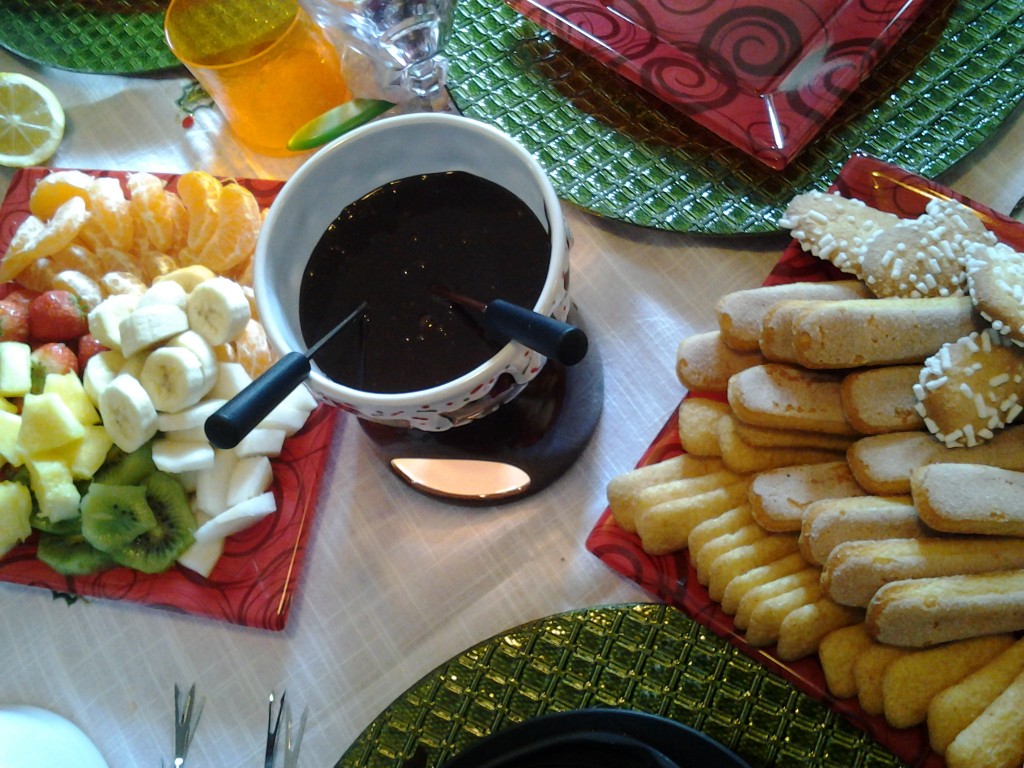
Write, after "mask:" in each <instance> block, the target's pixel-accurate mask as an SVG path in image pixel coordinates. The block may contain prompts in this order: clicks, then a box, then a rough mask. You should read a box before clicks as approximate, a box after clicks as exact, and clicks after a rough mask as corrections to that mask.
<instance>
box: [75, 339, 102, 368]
mask: <svg viewBox="0 0 1024 768" xmlns="http://www.w3.org/2000/svg"><path fill="white" fill-rule="evenodd" d="M107 349H109V347H105V346H104V345H103V344H100V342H99V340H98V339H97V338H96V337H95V336H93V335H92V334H91V333H87V334H85V335H84V336H81V337H79V339H78V370H80V371H84V370H85V364H86V363H88V362H89V358H90V357H92V356H93V355H95V354H97V353H99V352H105V351H107Z"/></svg>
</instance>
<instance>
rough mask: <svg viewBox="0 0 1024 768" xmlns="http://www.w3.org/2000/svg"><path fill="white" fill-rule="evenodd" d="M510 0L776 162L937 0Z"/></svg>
mask: <svg viewBox="0 0 1024 768" xmlns="http://www.w3.org/2000/svg"><path fill="white" fill-rule="evenodd" d="M507 2H508V3H509V5H511V6H512V7H513V8H514V9H515V10H517V11H518V12H519V13H521V14H523V15H524V16H526V17H527V18H529V19H531V20H532V21H534V22H536V23H538V24H540V25H541V26H543V27H545V28H547V29H548V30H550V31H551V32H553V33H554V34H555V35H557V36H559V37H560V38H562V39H564V40H565V41H566V42H568V43H569V44H571V45H573V46H575V47H576V48H579V49H580V50H582V51H584V52H585V53H587V54H589V55H590V56H593V57H594V58H595V59H597V60H598V61H600V62H601V63H603V64H605V65H606V66H608V67H610V68H611V69H613V70H614V71H616V72H618V73H619V74H620V75H622V76H623V77H625V78H626V79H627V80H630V81H632V82H633V83H634V84H636V85H638V86H640V87H641V88H644V89H645V90H647V91H650V92H651V93H653V94H654V95H655V96H657V97H659V98H660V99H662V100H663V101H664V102H665V103H667V104H670V105H672V106H673V107H676V108H677V109H679V110H680V111H682V112H683V113H684V114H686V115H688V116H689V117H691V118H692V119H693V120H695V121H697V122H698V123H700V124H701V125H703V126H704V127H706V128H708V129H710V130H712V131H714V132H715V133H716V134H718V135H719V136H721V137H722V138H723V139H725V140H726V141H729V142H730V143H732V144H735V145H736V146H737V147H739V148H740V149H741V150H743V151H744V152H747V153H748V154H750V155H752V156H753V157H755V158H757V159H758V160H760V161H761V162H763V163H765V164H766V165H768V166H769V167H771V168H775V169H781V168H784V167H785V166H786V165H787V164H788V163H789V162H790V161H791V160H792V159H793V158H794V157H795V156H796V155H797V154H798V153H799V152H800V151H801V150H802V149H803V148H804V147H805V146H806V145H807V144H808V142H810V141H811V140H812V139H813V138H814V137H815V136H816V135H817V134H818V132H819V131H821V129H822V128H823V127H824V126H825V125H826V123H827V122H828V120H829V118H830V117H831V116H832V115H833V114H834V113H835V111H836V110H837V109H839V107H840V106H841V105H842V103H843V102H844V101H845V100H846V99H847V97H849V95H850V94H851V93H853V92H854V91H855V90H856V89H857V87H858V86H859V85H860V83H861V82H863V80H864V79H865V78H867V77H868V75H869V74H870V73H871V71H872V70H873V69H874V67H875V66H876V65H877V64H878V62H879V61H880V60H881V59H882V58H883V57H884V56H885V54H886V53H888V51H889V50H890V49H891V48H892V47H893V45H895V44H896V42H897V41H898V40H899V39H900V37H901V36H902V35H903V33H904V32H905V31H906V30H907V29H908V27H910V25H911V24H912V23H913V21H914V20H915V19H916V18H917V16H918V14H919V13H920V12H921V11H922V9H924V8H925V7H929V3H927V2H926V1H925V0H878V1H877V2H866V1H865V0H782V2H769V1H768V0H699V1H698V2H662V1H661V0H507ZM930 7H931V8H932V10H933V12H934V11H935V10H936V8H935V5H934V4H931V6H930Z"/></svg>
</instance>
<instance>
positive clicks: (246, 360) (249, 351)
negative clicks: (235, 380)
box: [231, 320, 277, 379]
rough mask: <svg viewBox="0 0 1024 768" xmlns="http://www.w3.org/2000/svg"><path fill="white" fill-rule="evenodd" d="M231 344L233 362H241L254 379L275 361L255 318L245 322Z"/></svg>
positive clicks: (275, 357)
mask: <svg viewBox="0 0 1024 768" xmlns="http://www.w3.org/2000/svg"><path fill="white" fill-rule="evenodd" d="M231 346H233V347H234V350H235V354H234V358H235V362H238V363H241V365H242V367H243V368H245V370H246V372H247V373H248V374H249V375H250V376H252V377H253V378H254V379H255V378H256V377H257V376H259V375H260V374H261V373H263V372H264V371H266V370H267V369H268V368H270V366H272V365H273V364H274V363H275V362H276V361H277V355H276V354H274V350H273V349H272V348H271V346H270V342H269V341H268V340H267V334H266V332H265V331H264V330H263V326H262V325H260V324H259V322H258V321H256V320H250V321H249V322H248V323H246V326H245V330H243V331H242V332H241V333H240V334H238V336H236V337H235V339H234V341H232V342H231Z"/></svg>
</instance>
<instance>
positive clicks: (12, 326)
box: [0, 298, 29, 341]
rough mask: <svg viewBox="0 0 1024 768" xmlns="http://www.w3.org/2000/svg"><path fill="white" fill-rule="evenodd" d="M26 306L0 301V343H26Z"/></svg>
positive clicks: (10, 301) (7, 300)
mask: <svg viewBox="0 0 1024 768" xmlns="http://www.w3.org/2000/svg"><path fill="white" fill-rule="evenodd" d="M28 324H29V316H28V305H27V304H22V303H19V302H18V301H16V300H15V301H12V300H11V299H10V298H7V299H0V341H28V339H29V327H28Z"/></svg>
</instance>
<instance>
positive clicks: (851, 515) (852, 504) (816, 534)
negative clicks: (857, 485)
mask: <svg viewBox="0 0 1024 768" xmlns="http://www.w3.org/2000/svg"><path fill="white" fill-rule="evenodd" d="M931 535H933V534H932V533H931V532H930V531H929V530H928V528H927V527H926V526H925V525H924V524H923V523H922V522H921V518H920V517H919V516H918V514H917V510H916V509H915V508H914V503H913V501H912V500H911V498H910V497H909V496H851V497H848V498H837V499H821V500H819V501H815V502H812V503H811V504H809V505H808V506H807V508H806V509H805V510H804V516H803V521H802V523H801V525H800V539H799V541H800V554H802V555H803V556H804V557H805V558H806V559H807V561H808V562H811V563H818V564H821V565H824V564H825V562H826V561H827V560H828V556H829V555H830V554H831V552H832V550H833V549H835V548H836V547H837V546H839V545H840V544H842V543H844V542H847V541H872V540H877V539H919V538H924V537H926V536H931Z"/></svg>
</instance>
